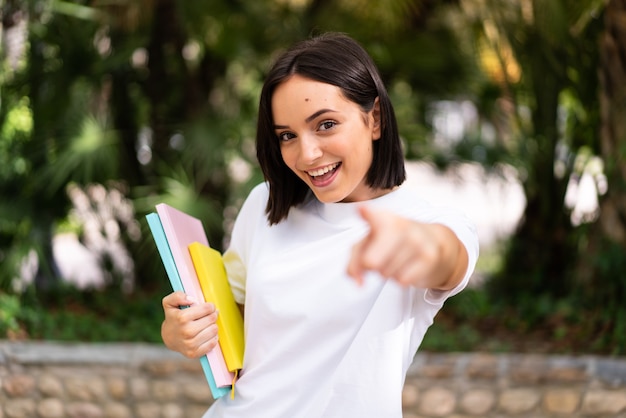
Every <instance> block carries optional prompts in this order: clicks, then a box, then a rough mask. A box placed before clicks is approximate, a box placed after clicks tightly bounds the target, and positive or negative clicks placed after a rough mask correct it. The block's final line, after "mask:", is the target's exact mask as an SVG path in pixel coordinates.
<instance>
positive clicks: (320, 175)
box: [272, 75, 383, 203]
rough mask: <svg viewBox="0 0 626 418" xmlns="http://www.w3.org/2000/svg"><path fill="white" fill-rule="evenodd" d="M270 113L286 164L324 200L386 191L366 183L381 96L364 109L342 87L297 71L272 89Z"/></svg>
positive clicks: (362, 197)
mask: <svg viewBox="0 0 626 418" xmlns="http://www.w3.org/2000/svg"><path fill="white" fill-rule="evenodd" d="M272 115H273V119H274V130H275V133H276V136H277V138H278V141H280V150H281V154H282V157H283V160H284V161H285V164H287V166H288V167H289V168H290V169H291V170H292V171H293V172H294V173H295V174H296V175H297V176H298V177H300V178H301V179H302V180H303V181H304V182H305V183H306V184H307V185H308V186H309V187H310V188H311V190H312V191H313V193H315V196H316V197H317V198H318V199H319V200H320V201H321V202H324V203H331V202H358V201H363V200H368V199H372V198H374V197H377V196H379V195H381V194H383V191H380V190H373V189H372V188H370V187H369V186H368V185H367V184H366V181H365V177H366V174H367V172H368V170H369V168H370V165H371V164H372V158H373V151H372V142H373V141H376V140H378V139H379V138H380V120H379V106H378V100H377V101H376V104H375V106H374V109H372V110H371V111H370V112H368V113H364V112H363V111H362V110H361V108H360V107H359V105H357V104H356V103H354V102H351V101H349V100H348V99H346V98H345V97H343V95H342V94H341V90H340V89H339V87H336V86H333V85H331V84H326V83H322V82H319V81H313V80H311V79H308V78H304V77H302V76H300V75H294V76H292V77H290V78H289V79H288V80H287V81H285V82H283V83H282V84H280V85H279V86H278V87H277V88H276V90H275V91H274V95H273V96H272Z"/></svg>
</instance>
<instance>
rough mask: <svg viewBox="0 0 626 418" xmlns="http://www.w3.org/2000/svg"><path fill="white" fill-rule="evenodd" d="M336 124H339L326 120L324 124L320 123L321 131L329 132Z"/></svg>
mask: <svg viewBox="0 0 626 418" xmlns="http://www.w3.org/2000/svg"><path fill="white" fill-rule="evenodd" d="M336 124H337V122H335V121H334V120H325V121H324V122H322V123H320V127H319V130H320V131H327V130H329V129H332V128H334V127H335V125H336Z"/></svg>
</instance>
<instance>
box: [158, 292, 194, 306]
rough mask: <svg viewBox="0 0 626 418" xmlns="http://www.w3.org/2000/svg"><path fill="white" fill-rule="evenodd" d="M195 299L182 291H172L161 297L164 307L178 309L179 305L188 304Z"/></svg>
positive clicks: (192, 303) (191, 303)
mask: <svg viewBox="0 0 626 418" xmlns="http://www.w3.org/2000/svg"><path fill="white" fill-rule="evenodd" d="M196 303H197V301H196V300H195V299H194V298H192V297H191V296H189V295H186V294H185V293H183V292H173V293H170V294H169V295H167V296H165V297H164V298H163V308H164V309H179V308H180V307H181V306H190V305H194V304H196Z"/></svg>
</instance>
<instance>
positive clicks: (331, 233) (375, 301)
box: [204, 184, 478, 418]
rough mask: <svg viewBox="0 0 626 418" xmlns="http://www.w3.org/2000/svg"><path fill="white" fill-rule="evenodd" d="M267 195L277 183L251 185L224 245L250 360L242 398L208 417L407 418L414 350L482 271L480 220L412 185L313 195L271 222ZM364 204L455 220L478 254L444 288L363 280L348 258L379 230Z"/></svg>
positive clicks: (370, 276) (221, 402)
mask: <svg viewBox="0 0 626 418" xmlns="http://www.w3.org/2000/svg"><path fill="white" fill-rule="evenodd" d="M311 196H312V195H311ZM267 198H268V188H267V185H266V184H261V185H259V186H257V187H256V188H255V189H254V190H253V191H252V192H251V193H250V196H249V197H248V199H247V200H246V202H245V203H244V205H243V207H242V209H241V211H240V213H239V216H238V218H237V221H236V223H235V226H234V229H233V234H232V238H231V244H230V247H229V249H228V250H227V251H226V253H225V254H224V260H225V263H226V269H227V271H228V275H229V280H230V281H231V285H232V287H233V293H234V295H235V299H236V300H237V302H238V303H243V304H245V341H246V349H245V354H244V367H243V370H242V372H241V375H240V376H241V377H240V379H239V380H238V381H237V384H236V386H235V397H234V399H230V397H229V396H224V397H222V398H220V399H218V400H217V401H216V402H215V403H214V404H213V405H212V406H211V408H209V410H208V411H207V413H206V414H205V415H204V417H205V418H215V417H220V418H231V417H238V418H250V417H255V418H257V417H262V418H264V417H268V418H299V417H302V418H317V417H320V418H322V417H323V418H335V417H336V418H346V417H359V418H368V417H371V418H385V417H401V416H402V400H401V395H402V388H403V385H404V380H405V375H406V372H407V369H408V367H409V366H410V364H411V362H412V360H413V357H414V355H415V352H416V351H417V348H418V347H419V345H420V343H421V342H422V339H423V337H424V334H425V333H426V330H427V328H428V327H429V326H430V325H431V324H432V322H433V318H434V316H435V314H436V313H437V311H438V310H439V309H440V308H441V306H442V305H443V302H444V301H445V299H446V298H447V297H449V296H451V295H454V294H456V293H458V292H459V291H461V289H463V287H465V285H466V284H467V281H468V279H469V277H470V276H471V274H472V272H473V269H474V265H475V263H476V260H477V258H478V240H477V236H476V232H475V229H474V227H473V225H472V224H471V222H469V220H468V219H467V218H465V217H464V216H463V215H461V214H459V213H457V212H456V211H453V210H451V209H449V208H448V209H442V208H435V207H432V206H430V205H428V204H427V203H426V202H425V201H424V200H422V199H421V198H420V197H419V196H417V194H416V193H415V192H414V191H411V189H410V188H409V186H402V187H399V188H397V189H396V190H394V191H393V192H391V193H388V194H386V195H384V196H382V197H379V198H377V199H374V200H370V201H367V202H358V203H333V204H323V203H320V202H319V201H318V200H317V199H315V198H314V197H310V198H309V199H307V201H306V202H305V203H303V204H302V205H300V206H299V207H297V208H292V209H291V211H290V212H289V217H288V218H287V219H286V220H284V221H282V222H280V223H279V224H278V225H274V226H271V227H270V226H269V225H268V222H267V218H266V215H265V206H266V204H267ZM362 204H366V205H369V206H371V207H377V208H384V209H386V210H390V211H393V212H395V213H398V214H399V215H402V216H405V217H408V218H412V219H415V220H419V221H421V222H430V223H441V224H444V225H446V226H448V227H450V228H451V229H452V230H453V231H454V232H455V233H456V234H457V236H458V237H459V238H460V240H461V241H462V242H463V244H464V245H465V247H466V248H467V252H468V255H469V267H468V270H467V273H466V275H465V278H464V279H463V281H462V282H461V283H460V284H459V285H458V286H457V287H456V288H455V289H453V290H452V291H448V292H440V291H432V290H424V289H417V288H405V287H401V286H399V285H397V284H396V283H395V282H394V281H392V280H383V279H381V278H380V277H379V275H378V274H377V273H373V272H370V273H367V275H366V277H365V283H364V284H363V285H362V286H359V285H357V284H356V283H355V282H354V281H353V280H352V279H351V278H349V277H348V276H347V275H346V268H347V263H348V260H349V255H350V251H351V248H352V246H353V245H354V244H355V243H356V242H358V240H359V239H360V238H362V237H364V236H365V234H366V233H367V231H368V227H367V224H366V223H365V222H364V221H363V220H362V219H361V218H360V216H359V215H358V213H357V208H358V206H359V205H362Z"/></svg>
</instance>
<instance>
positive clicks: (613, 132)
mask: <svg viewBox="0 0 626 418" xmlns="http://www.w3.org/2000/svg"><path fill="white" fill-rule="evenodd" d="M605 25H606V30H605V33H604V35H603V36H602V39H601V43H600V54H601V55H600V60H601V61H600V62H601V69H600V87H601V92H600V121H601V130H600V145H601V151H602V156H603V158H604V162H605V170H606V175H607V178H608V183H609V190H608V192H607V194H606V195H605V196H604V198H603V199H602V200H601V206H600V207H601V216H600V221H599V224H600V227H601V230H602V233H603V235H604V236H606V237H607V238H608V239H610V240H611V241H613V242H615V243H616V244H619V245H620V246H622V247H624V248H625V249H626V189H625V186H626V148H625V147H626V0H610V1H609V3H608V5H607V8H606V11H605Z"/></svg>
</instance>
